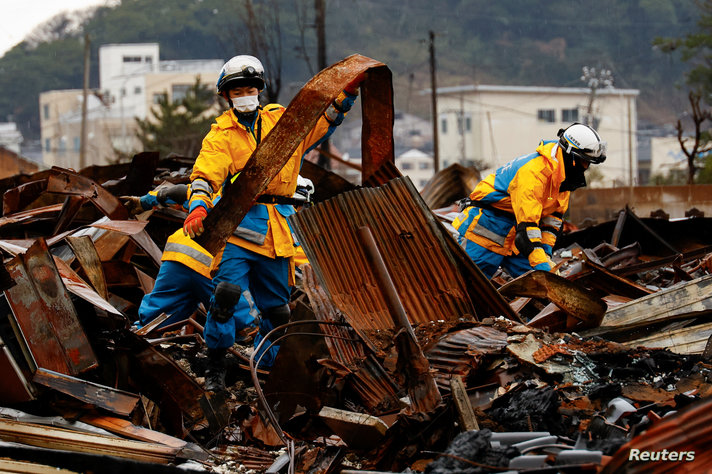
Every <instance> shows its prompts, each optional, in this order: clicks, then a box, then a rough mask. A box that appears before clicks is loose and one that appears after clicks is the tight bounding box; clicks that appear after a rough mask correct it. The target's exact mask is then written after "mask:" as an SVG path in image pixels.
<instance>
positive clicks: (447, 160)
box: [437, 85, 638, 187]
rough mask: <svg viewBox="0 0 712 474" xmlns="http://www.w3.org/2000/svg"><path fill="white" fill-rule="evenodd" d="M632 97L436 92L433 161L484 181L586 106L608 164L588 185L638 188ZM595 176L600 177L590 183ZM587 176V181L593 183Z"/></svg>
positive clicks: (549, 91)
mask: <svg viewBox="0 0 712 474" xmlns="http://www.w3.org/2000/svg"><path fill="white" fill-rule="evenodd" d="M637 97H638V91H637V90H633V89H614V88H611V89H599V90H597V91H596V93H595V95H594V96H593V101H591V91H590V89H588V88H573V87H523V86H491V85H470V86H459V87H445V88H438V90H437V99H438V114H437V116H438V132H439V137H438V138H439V140H438V141H439V146H438V150H439V160H440V168H441V169H443V168H445V167H447V166H449V165H451V164H453V163H459V164H461V165H463V166H477V167H478V168H479V169H481V172H482V175H483V176H484V175H486V174H488V173H489V172H491V171H493V170H494V169H496V168H497V167H499V166H501V165H503V164H505V163H506V162H508V161H510V160H511V159H513V158H516V157H518V156H521V155H524V154H528V153H532V152H534V150H535V148H536V146H537V145H538V143H539V141H540V140H542V139H544V140H553V139H556V133H557V131H558V130H559V129H560V128H564V127H566V126H567V125H569V124H571V123H572V122H583V121H584V117H585V116H586V114H587V112H588V109H589V103H591V109H592V112H593V116H594V117H595V124H594V125H595V127H596V128H597V130H598V131H599V133H600V134H601V137H602V138H603V140H605V141H606V142H608V159H607V160H606V162H605V163H603V164H601V165H598V166H597V169H598V171H600V174H598V173H596V174H592V175H591V176H590V178H589V185H590V186H592V187H617V186H629V185H631V184H632V185H635V184H636V183H637V173H638V171H637V159H638V157H637V140H636V134H637V115H636V100H637ZM595 175H598V178H596V177H595ZM591 178H593V179H591Z"/></svg>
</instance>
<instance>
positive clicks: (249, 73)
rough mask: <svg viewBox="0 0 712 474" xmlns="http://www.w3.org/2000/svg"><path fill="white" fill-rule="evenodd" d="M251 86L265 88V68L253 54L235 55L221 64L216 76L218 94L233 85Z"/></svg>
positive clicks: (259, 88)
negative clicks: (218, 73)
mask: <svg viewBox="0 0 712 474" xmlns="http://www.w3.org/2000/svg"><path fill="white" fill-rule="evenodd" d="M243 86H251V87H256V88H257V89H258V90H262V89H264V88H265V68H264V67H262V63H261V62H260V60H259V59H257V58H256V57H254V56H248V55H240V56H235V57H234V58H232V59H230V60H229V61H228V62H226V63H225V65H223V67H222V69H221V70H220V76H218V83H217V92H218V94H220V93H222V92H224V91H225V90H227V89H231V88H233V87H243Z"/></svg>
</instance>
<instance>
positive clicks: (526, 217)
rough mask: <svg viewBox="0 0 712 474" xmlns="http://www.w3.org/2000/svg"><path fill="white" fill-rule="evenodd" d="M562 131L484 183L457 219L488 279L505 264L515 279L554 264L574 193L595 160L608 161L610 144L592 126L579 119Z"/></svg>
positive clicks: (461, 238) (464, 241) (468, 247)
mask: <svg viewBox="0 0 712 474" xmlns="http://www.w3.org/2000/svg"><path fill="white" fill-rule="evenodd" d="M557 135H558V139H557V140H551V141H541V142H540V143H539V146H538V147H537V148H536V151H535V152H534V153H530V154H528V155H524V156H520V157H519V158H516V159H514V160H512V161H510V162H509V163H507V164H506V165H504V166H502V167H500V168H498V169H497V171H496V172H495V173H493V174H491V175H489V176H487V177H486V178H485V179H483V180H482V181H480V183H479V184H478V185H477V186H476V187H475V189H474V190H473V191H472V193H470V198H469V200H468V202H467V204H468V206H467V207H466V208H465V209H464V210H463V212H462V213H460V215H458V216H457V218H456V219H455V220H454V221H453V223H452V225H453V226H454V227H455V229H457V230H458V232H459V242H460V244H461V245H462V246H463V247H464V248H465V251H466V252H467V254H468V255H469V256H470V258H471V259H472V261H473V262H475V264H476V265H477V266H478V267H479V268H480V270H482V272H483V273H484V274H485V275H486V276H487V278H492V276H493V275H494V274H495V272H496V271H497V269H498V268H499V267H500V266H502V267H503V268H504V269H505V270H506V271H507V272H508V273H509V274H510V275H511V276H512V277H517V276H519V275H521V274H523V273H526V272H528V271H530V270H532V269H533V270H545V271H550V270H552V269H553V267H554V263H553V262H552V260H551V254H552V249H553V247H554V244H556V238H557V235H558V234H559V232H560V231H561V227H562V225H563V216H564V213H565V212H566V210H567V209H568V208H569V197H570V195H571V191H574V190H575V189H577V188H580V187H583V186H586V178H585V176H584V173H585V171H586V170H587V169H588V167H589V165H590V164H592V163H593V164H598V163H603V161H604V160H605V159H606V143H605V142H604V141H602V140H601V137H600V136H599V135H598V132H596V131H595V130H594V129H593V128H591V127H589V126H588V125H584V124H581V123H574V124H572V125H570V126H568V127H567V128H566V129H561V130H559V133H558V134H557Z"/></svg>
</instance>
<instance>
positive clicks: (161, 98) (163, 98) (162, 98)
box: [153, 92, 168, 104]
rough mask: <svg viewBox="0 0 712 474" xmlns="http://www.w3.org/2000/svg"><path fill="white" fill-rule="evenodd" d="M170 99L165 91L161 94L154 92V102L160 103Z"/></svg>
mask: <svg viewBox="0 0 712 474" xmlns="http://www.w3.org/2000/svg"><path fill="white" fill-rule="evenodd" d="M167 100H168V95H166V93H165V92H163V93H161V94H153V103H154V104H160V103H161V102H165V101H167Z"/></svg>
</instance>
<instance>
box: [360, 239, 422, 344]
mask: <svg viewBox="0 0 712 474" xmlns="http://www.w3.org/2000/svg"><path fill="white" fill-rule="evenodd" d="M358 237H359V240H360V241H361V244H362V245H363V246H364V248H365V249H366V258H367V259H368V260H369V264H370V265H369V266H370V267H371V268H373V269H374V270H375V277H376V280H378V285H379V287H380V288H381V291H382V293H383V298H384V299H385V302H386V306H387V307H388V312H389V313H390V315H391V317H392V318H393V324H395V326H396V329H398V328H403V329H405V330H406V331H407V332H408V334H409V335H410V336H411V337H412V338H413V340H416V338H415V332H414V331H413V327H412V326H411V325H410V321H409V320H408V315H407V314H406V312H405V308H404V307H403V303H402V302H401V300H400V296H398V292H397V291H396V287H395V285H394V284H393V279H391V275H390V274H389V273H388V269H387V268H386V263H385V262H384V261H383V257H381V253H380V252H379V251H378V246H377V245H376V240H375V239H374V238H373V234H372V233H371V229H369V228H368V227H366V226H363V227H359V228H358Z"/></svg>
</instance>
